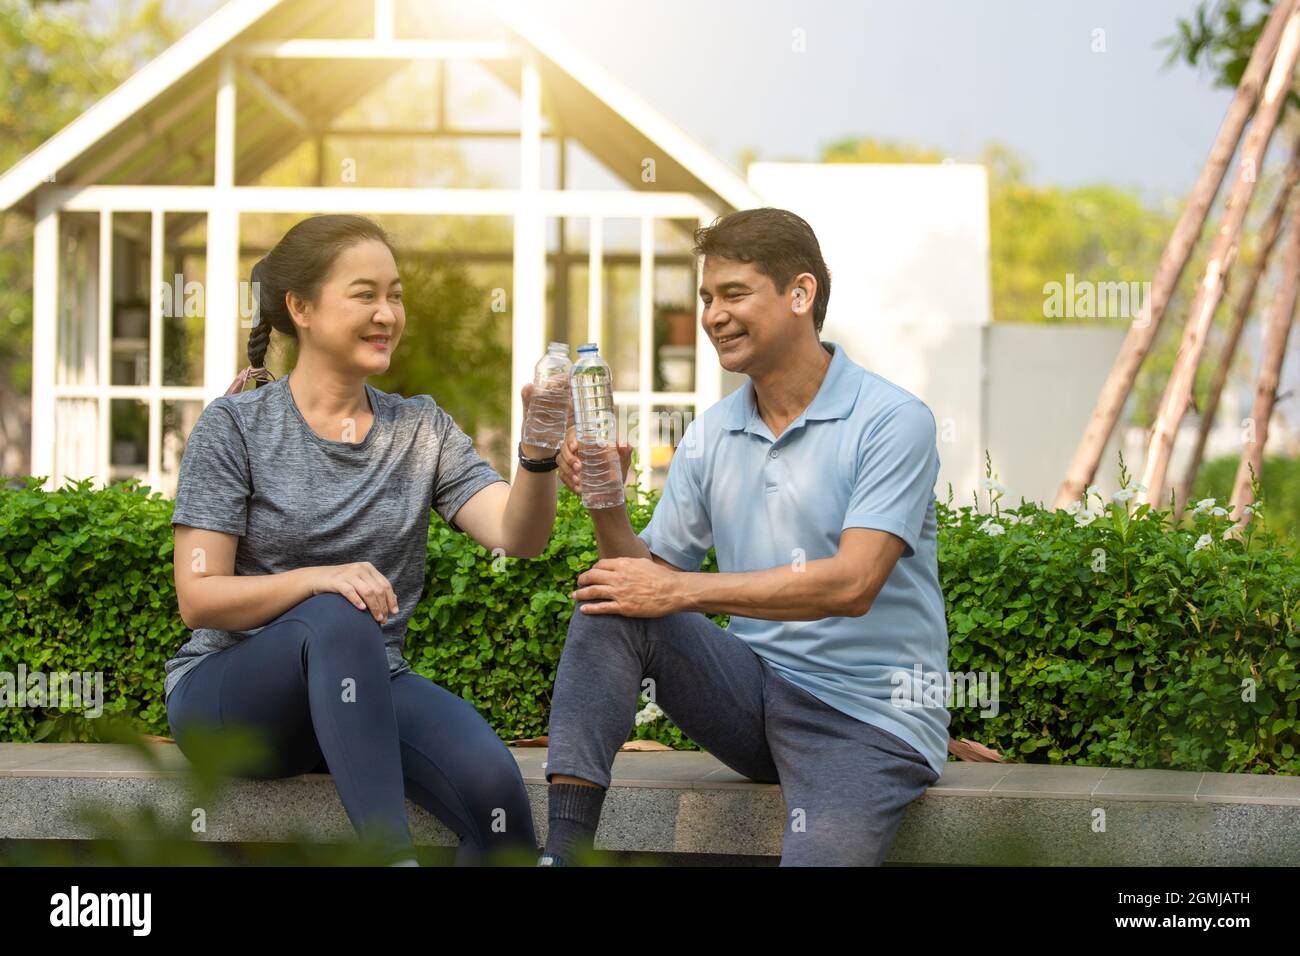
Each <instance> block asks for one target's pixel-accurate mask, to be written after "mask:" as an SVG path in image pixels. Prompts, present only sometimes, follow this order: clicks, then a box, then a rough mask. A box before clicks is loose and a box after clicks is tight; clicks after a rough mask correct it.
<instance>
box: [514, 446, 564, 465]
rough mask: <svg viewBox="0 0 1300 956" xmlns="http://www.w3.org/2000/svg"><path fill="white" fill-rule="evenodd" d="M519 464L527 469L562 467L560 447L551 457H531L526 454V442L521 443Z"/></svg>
mask: <svg viewBox="0 0 1300 956" xmlns="http://www.w3.org/2000/svg"><path fill="white" fill-rule="evenodd" d="M518 452H519V464H520V465H522V466H523V467H524V468H525V469H526V470H527V471H554V470H555V469H556V468H559V467H560V462H559V457H560V449H558V448H557V449H555V454H554V455H552V456H551V457H550V458H529V457H528V456H527V455H525V454H524V443H523V442H520V443H519V448H518Z"/></svg>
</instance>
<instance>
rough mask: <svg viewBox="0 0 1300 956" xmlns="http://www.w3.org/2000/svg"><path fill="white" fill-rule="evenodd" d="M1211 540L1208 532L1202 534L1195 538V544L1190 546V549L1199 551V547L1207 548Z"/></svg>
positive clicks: (1212, 540)
mask: <svg viewBox="0 0 1300 956" xmlns="http://www.w3.org/2000/svg"><path fill="white" fill-rule="evenodd" d="M1213 542H1214V539H1213V538H1211V537H1210V536H1209V535H1208V534H1203V535H1201V536H1200V537H1199V538H1197V539H1196V545H1195V546H1194V547H1193V548H1192V550H1193V551H1200V550H1201V548H1208V547H1209V546H1210V545H1211V544H1212V543H1213Z"/></svg>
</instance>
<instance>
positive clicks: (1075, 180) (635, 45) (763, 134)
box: [168, 0, 1232, 204]
mask: <svg viewBox="0 0 1300 956" xmlns="http://www.w3.org/2000/svg"><path fill="white" fill-rule="evenodd" d="M534 5H535V6H537V7H539V8H541V9H543V10H545V12H546V15H547V19H548V20H549V21H550V23H551V25H552V26H553V27H554V28H557V29H558V30H560V31H561V32H562V33H564V34H565V35H566V36H567V38H568V39H569V41H570V42H571V43H573V44H574V45H576V46H577V47H578V48H580V49H582V50H584V51H585V52H586V53H587V54H588V56H590V57H592V58H593V59H595V60H596V61H597V62H599V63H600V64H601V65H602V66H603V67H604V68H605V69H607V70H608V71H609V72H610V73H612V74H613V75H615V76H616V77H618V78H619V79H620V80H622V81H623V82H624V83H625V84H626V85H628V86H630V87H631V88H632V89H633V90H634V91H636V92H637V93H638V94H639V95H641V96H642V97H643V98H644V99H646V100H648V101H649V102H650V103H651V104H652V105H654V106H656V107H657V108H658V109H659V110H660V111H662V112H663V113H665V114H666V115H667V116H668V117H669V118H670V119H672V120H673V121H674V122H675V123H676V124H677V125H678V126H680V127H681V128H683V129H684V130H685V131H686V132H687V133H689V134H690V135H691V136H692V137H694V138H695V139H696V140H698V141H699V142H701V143H702V144H703V145H705V146H708V147H709V148H710V149H711V150H712V151H713V152H714V153H715V154H716V155H717V156H718V157H719V158H720V159H722V160H724V161H726V162H728V163H731V164H732V165H735V166H737V168H739V163H740V156H741V155H742V153H743V152H745V151H750V150H752V151H754V152H756V153H757V158H759V159H766V160H775V159H795V160H798V159H805V160H811V159H815V158H816V157H817V155H818V153H819V151H820V149H821V148H822V147H823V146H824V145H825V144H827V143H829V142H832V141H834V140H836V139H839V138H842V137H845V136H867V137H872V138H876V139H881V140H888V141H901V142H906V143H911V144H914V145H917V146H924V147H929V148H933V149H937V150H939V151H941V152H943V153H945V154H946V155H950V156H952V157H953V159H955V160H957V161H958V162H962V161H977V160H978V158H979V156H980V154H981V153H982V151H983V148H984V146H985V144H986V143H988V142H990V141H999V142H1002V143H1004V144H1006V145H1008V146H1010V147H1011V148H1012V149H1013V150H1014V151H1015V152H1016V153H1017V154H1019V155H1020V156H1021V157H1022V158H1023V159H1024V160H1025V161H1026V162H1027V165H1028V173H1029V178H1030V180H1031V181H1033V182H1035V183H1038V184H1041V185H1047V184H1053V185H1061V186H1075V185H1082V184H1085V183H1093V182H1108V183H1111V184H1114V185H1117V186H1123V187H1128V188H1132V189H1135V190H1137V191H1138V192H1139V194H1140V195H1141V196H1142V197H1143V198H1144V199H1145V200H1146V201H1147V202H1149V203H1153V204H1154V203H1157V202H1160V201H1162V200H1171V199H1177V198H1179V197H1181V196H1183V195H1184V194H1185V193H1186V192H1187V191H1188V190H1189V189H1190V188H1191V186H1192V184H1193V182H1194V181H1195V179H1196V176H1197V173H1198V172H1199V171H1200V168H1201V166H1202V165H1203V164H1204V162H1205V159H1206V156H1207V155H1208V153H1209V149H1210V145H1211V143H1212V142H1213V139H1214V135H1215V133H1216V131H1217V130H1218V126H1219V123H1220V121H1221V120H1222V119H1223V114H1224V112H1225V111H1226V109H1227V106H1228V102H1229V101H1230V99H1231V96H1232V93H1231V91H1230V90H1225V89H1219V88H1216V87H1214V85H1213V81H1212V78H1211V77H1210V76H1209V75H1208V73H1207V72H1206V71H1205V70H1204V69H1203V68H1202V69H1193V68H1191V67H1188V66H1186V65H1185V64H1182V63H1177V64H1174V65H1173V66H1170V67H1167V68H1166V66H1165V61H1166V59H1167V57H1168V50H1167V49H1165V48H1162V47H1160V46H1159V43H1160V41H1161V40H1163V39H1165V38H1168V37H1171V36H1172V35H1173V34H1174V32H1175V26H1176V22H1177V20H1178V18H1179V17H1180V16H1182V17H1189V16H1190V15H1191V13H1192V12H1193V11H1194V10H1195V9H1196V7H1197V6H1198V4H1197V2H1196V0H798V2H795V0H534ZM218 6H220V3H219V2H218V0H172V2H171V3H169V4H168V9H169V10H170V11H171V12H173V13H174V14H175V15H176V16H178V17H181V18H183V19H184V20H185V21H187V25H192V24H196V23H198V22H199V21H200V20H201V19H202V18H203V17H204V16H206V15H207V14H208V13H210V12H211V11H212V10H214V9H216V8H217V7H218ZM1098 31H1100V32H1098ZM797 47H802V49H796V48H797Z"/></svg>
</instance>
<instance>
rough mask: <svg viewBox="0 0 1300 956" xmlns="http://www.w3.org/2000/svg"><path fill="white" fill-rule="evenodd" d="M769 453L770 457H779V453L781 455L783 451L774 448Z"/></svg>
mask: <svg viewBox="0 0 1300 956" xmlns="http://www.w3.org/2000/svg"><path fill="white" fill-rule="evenodd" d="M767 454H768V457H770V458H775V457H777V456H778V455H780V454H781V453H780V452H779V451H777V450H776V449H775V448H773V449H772V450H771V451H770V452H768V453H767Z"/></svg>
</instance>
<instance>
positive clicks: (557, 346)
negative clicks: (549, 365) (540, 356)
mask: <svg viewBox="0 0 1300 956" xmlns="http://www.w3.org/2000/svg"><path fill="white" fill-rule="evenodd" d="M547 348H548V349H550V350H551V351H552V352H566V353H567V352H568V351H569V343H568V342H552V343H551V344H550V345H548V346H547Z"/></svg>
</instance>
